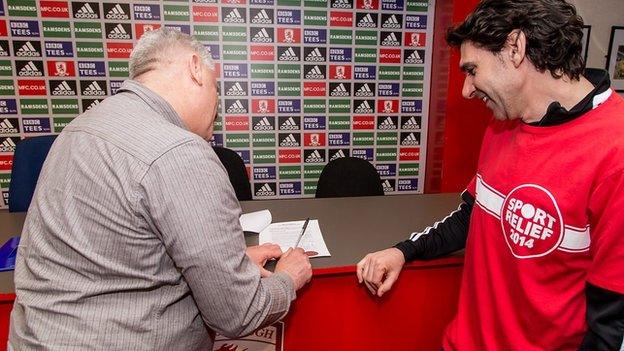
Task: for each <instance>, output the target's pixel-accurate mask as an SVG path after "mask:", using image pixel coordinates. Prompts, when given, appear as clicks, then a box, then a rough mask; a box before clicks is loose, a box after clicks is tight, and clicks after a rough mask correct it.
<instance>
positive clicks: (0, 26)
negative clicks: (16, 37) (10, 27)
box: [0, 20, 8, 37]
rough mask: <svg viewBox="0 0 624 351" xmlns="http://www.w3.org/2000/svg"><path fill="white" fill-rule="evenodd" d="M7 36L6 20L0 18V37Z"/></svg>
mask: <svg viewBox="0 0 624 351" xmlns="http://www.w3.org/2000/svg"><path fill="white" fill-rule="evenodd" d="M6 36H8V32H7V25H6V20H0V37H6Z"/></svg>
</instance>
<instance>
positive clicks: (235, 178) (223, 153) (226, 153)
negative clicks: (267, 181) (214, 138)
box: [213, 146, 251, 201]
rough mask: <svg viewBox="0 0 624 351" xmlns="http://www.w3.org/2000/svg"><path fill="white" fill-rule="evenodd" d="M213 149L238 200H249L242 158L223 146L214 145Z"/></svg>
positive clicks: (249, 192) (249, 187)
mask: <svg viewBox="0 0 624 351" xmlns="http://www.w3.org/2000/svg"><path fill="white" fill-rule="evenodd" d="M213 150H214V151H215V153H216V154H217V157H219V160H221V163H222V164H223V166H224V167H225V169H226V170H227V173H228V177H229V178H230V183H232V187H234V191H235V192H236V198H237V199H238V201H246V200H251V185H250V184H249V178H248V177H247V169H246V168H245V163H244V162H243V159H242V158H241V157H240V156H239V155H238V154H237V153H236V152H235V151H233V150H230V149H228V148H225V147H219V146H214V147H213Z"/></svg>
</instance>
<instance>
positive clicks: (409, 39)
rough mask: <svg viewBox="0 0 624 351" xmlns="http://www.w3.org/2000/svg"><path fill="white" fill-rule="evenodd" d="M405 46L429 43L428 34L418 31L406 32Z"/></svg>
mask: <svg viewBox="0 0 624 351" xmlns="http://www.w3.org/2000/svg"><path fill="white" fill-rule="evenodd" d="M404 43H405V46H425V44H426V43H427V34H425V33H418V32H407V33H405V39H404Z"/></svg>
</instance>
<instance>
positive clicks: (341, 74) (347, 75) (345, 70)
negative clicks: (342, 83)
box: [329, 65, 353, 79]
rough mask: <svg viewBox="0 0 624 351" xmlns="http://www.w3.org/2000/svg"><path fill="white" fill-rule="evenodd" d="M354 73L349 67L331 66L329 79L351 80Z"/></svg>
mask: <svg viewBox="0 0 624 351" xmlns="http://www.w3.org/2000/svg"><path fill="white" fill-rule="evenodd" d="M352 72H353V68H352V67H351V66H349V65H329V79H351V76H352V75H353V74H352Z"/></svg>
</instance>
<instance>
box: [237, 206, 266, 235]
mask: <svg viewBox="0 0 624 351" xmlns="http://www.w3.org/2000/svg"><path fill="white" fill-rule="evenodd" d="M272 220H273V217H272V216H271V212H270V211H269V210H261V211H256V212H251V213H245V214H242V215H241V216H240V218H239V219H238V221H239V222H240V225H241V227H242V228H243V231H245V232H254V233H260V232H261V231H262V230H263V229H264V228H266V227H267V226H268V225H269V224H271V221H272Z"/></svg>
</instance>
